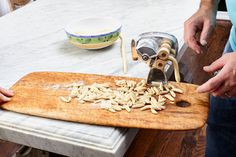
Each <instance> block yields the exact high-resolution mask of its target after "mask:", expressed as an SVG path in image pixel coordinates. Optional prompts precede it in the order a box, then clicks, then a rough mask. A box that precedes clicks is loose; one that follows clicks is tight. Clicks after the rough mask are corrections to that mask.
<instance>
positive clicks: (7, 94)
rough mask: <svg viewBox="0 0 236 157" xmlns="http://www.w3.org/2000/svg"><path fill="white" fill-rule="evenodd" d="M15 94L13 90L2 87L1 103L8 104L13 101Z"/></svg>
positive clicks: (0, 89) (0, 90) (0, 93)
mask: <svg viewBox="0 0 236 157" xmlns="http://www.w3.org/2000/svg"><path fill="white" fill-rule="evenodd" d="M13 95H14V93H13V92H12V91H11V90H7V89H4V88H2V87H0V103H3V102H8V101H10V100H11V98H10V97H12V96H13Z"/></svg>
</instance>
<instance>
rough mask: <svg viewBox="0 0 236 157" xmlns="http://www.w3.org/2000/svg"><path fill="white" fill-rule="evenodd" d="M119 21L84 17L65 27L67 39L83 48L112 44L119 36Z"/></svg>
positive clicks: (96, 47)
mask: <svg viewBox="0 0 236 157" xmlns="http://www.w3.org/2000/svg"><path fill="white" fill-rule="evenodd" d="M121 27H122V26H121V23H120V22H119V21H118V20H116V19H113V18H86V19H83V20H80V21H77V22H73V23H71V24H69V25H68V26H66V27H65V31H66V34H67V36H68V38H69V41H70V42H71V43H72V44H74V45H76V46H78V47H79V48H83V49H100V48H104V47H107V46H110V45H112V44H113V43H114V42H115V41H116V40H117V39H118V37H119V35H120V31H121Z"/></svg>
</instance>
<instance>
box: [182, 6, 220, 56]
mask: <svg viewBox="0 0 236 157" xmlns="http://www.w3.org/2000/svg"><path fill="white" fill-rule="evenodd" d="M215 23H216V7H214V6H212V7H210V6H208V7H206V6H203V7H200V8H199V10H198V11H197V12H196V13H195V14H193V15H192V16H191V17H190V18H189V19H188V20H187V21H185V23H184V40H185V43H186V44H187V45H188V46H189V47H190V48H192V49H193V50H194V51H196V53H198V54H200V53H202V52H203V47H204V46H206V44H207V41H208V39H209V37H210V35H211V34H212V32H213V30H214V27H215ZM198 33H199V34H200V39H198V38H197V34H198Z"/></svg>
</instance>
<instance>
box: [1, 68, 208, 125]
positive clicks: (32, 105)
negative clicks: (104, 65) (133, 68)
mask: <svg viewBox="0 0 236 157" xmlns="http://www.w3.org/2000/svg"><path fill="white" fill-rule="evenodd" d="M118 79H125V80H135V81H140V80H141V79H139V78H128V77H117V76H104V75H94V74H80V73H62V72H61V73H60V72H36V73H30V74H28V75H26V76H24V77H23V78H22V79H21V80H19V81H18V82H17V83H16V84H15V85H13V86H12V88H11V89H12V90H14V92H15V96H14V97H13V98H12V101H10V102H8V103H5V104H3V105H1V107H2V108H3V109H6V110H10V111H14V112H19V113H24V114H29V115H34V116H40V117H46V118H53V119H59V120H66V121H73V122H80V123H88V124H96V125H105V126H116V127H131V128H148V129H162V130H191V129H197V128H199V127H202V126H203V125H204V124H205V122H206V120H207V115H208V106H209V95H208V94H199V93H197V92H196V88H197V86H196V85H192V84H185V83H180V84H177V83H175V82H173V84H175V86H176V87H178V88H181V89H182V90H183V91H184V94H177V98H176V102H178V101H180V100H184V101H187V102H189V103H190V106H188V107H179V106H177V105H176V104H170V103H167V104H166V109H165V110H163V111H160V112H158V114H152V113H151V111H150V110H146V111H141V110H140V109H132V111H131V112H130V113H128V112H127V111H125V110H122V111H120V112H116V113H112V112H109V111H107V110H104V109H101V108H97V107H94V105H92V104H90V103H85V104H79V103H78V101H77V100H75V99H73V100H72V102H70V103H64V102H62V101H61V100H60V96H66V95H69V93H70V91H68V89H67V88H65V85H67V84H71V83H73V82H78V81H84V83H85V84H92V83H94V82H97V83H110V85H112V86H115V84H114V80H118Z"/></svg>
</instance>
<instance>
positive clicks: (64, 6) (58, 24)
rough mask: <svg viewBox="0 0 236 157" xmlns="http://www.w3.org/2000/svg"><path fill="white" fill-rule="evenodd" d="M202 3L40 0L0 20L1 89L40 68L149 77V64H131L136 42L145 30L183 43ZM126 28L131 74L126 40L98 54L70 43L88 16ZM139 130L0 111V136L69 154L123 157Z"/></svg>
mask: <svg viewBox="0 0 236 157" xmlns="http://www.w3.org/2000/svg"><path fill="white" fill-rule="evenodd" d="M198 5H199V0H197V1H189V0H180V1H173V0H128V1H127V0H119V1H110V0H99V1H94V0H70V1H68V0H60V1H58V0H50V1H49V0H37V1H36V2H33V3H30V4H29V5H27V6H25V7H23V8H20V9H18V10H16V11H14V12H12V13H10V14H7V15H5V16H2V17H1V18H0V86H3V87H5V88H9V87H11V86H12V85H13V84H14V83H15V82H16V81H17V80H18V79H20V78H21V77H23V76H24V75H26V74H28V73H30V72H35V71H62V72H80V73H96V74H106V75H122V76H132V77H140V78H145V77H146V76H147V73H148V68H147V66H146V64H144V63H140V62H133V61H132V59H131V52H130V41H131V39H132V38H135V37H136V36H137V35H138V34H140V33H143V32H147V31H163V32H168V33H171V34H173V35H175V36H176V37H177V39H178V40H179V47H181V46H182V45H183V23H184V21H185V20H186V19H187V18H188V17H189V16H190V15H191V14H192V13H193V12H194V11H196V9H197V8H198ZM94 16H100V17H103V16H106V17H107V16H109V17H113V18H117V19H118V20H120V21H121V23H122V30H121V32H122V35H123V37H124V39H125V45H126V46H125V47H126V52H127V57H128V74H123V72H122V61H121V57H120V41H116V43H115V44H114V45H113V46H111V47H108V48H105V49H101V50H98V51H87V50H81V49H78V48H77V47H75V46H74V45H72V44H70V43H69V42H68V40H67V37H66V34H65V32H64V27H65V26H66V25H67V24H68V23H70V22H71V21H74V20H78V19H82V18H85V17H94ZM137 131H138V130H137V129H126V128H114V127H104V126H95V125H87V124H80V123H71V122H64V121H58V120H52V119H46V118H40V117H33V116H28V115H23V114H18V113H13V112H8V111H3V110H0V138H1V139H6V140H10V141H13V142H17V143H21V144H25V145H29V146H32V147H36V148H39V149H44V150H48V151H51V152H56V153H60V154H63V155H67V156H75V157H76V156H102V157H106V156H123V154H124V153H125V151H126V150H127V149H128V146H129V144H130V143H131V142H132V139H133V138H134V136H135V135H136V133H137Z"/></svg>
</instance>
